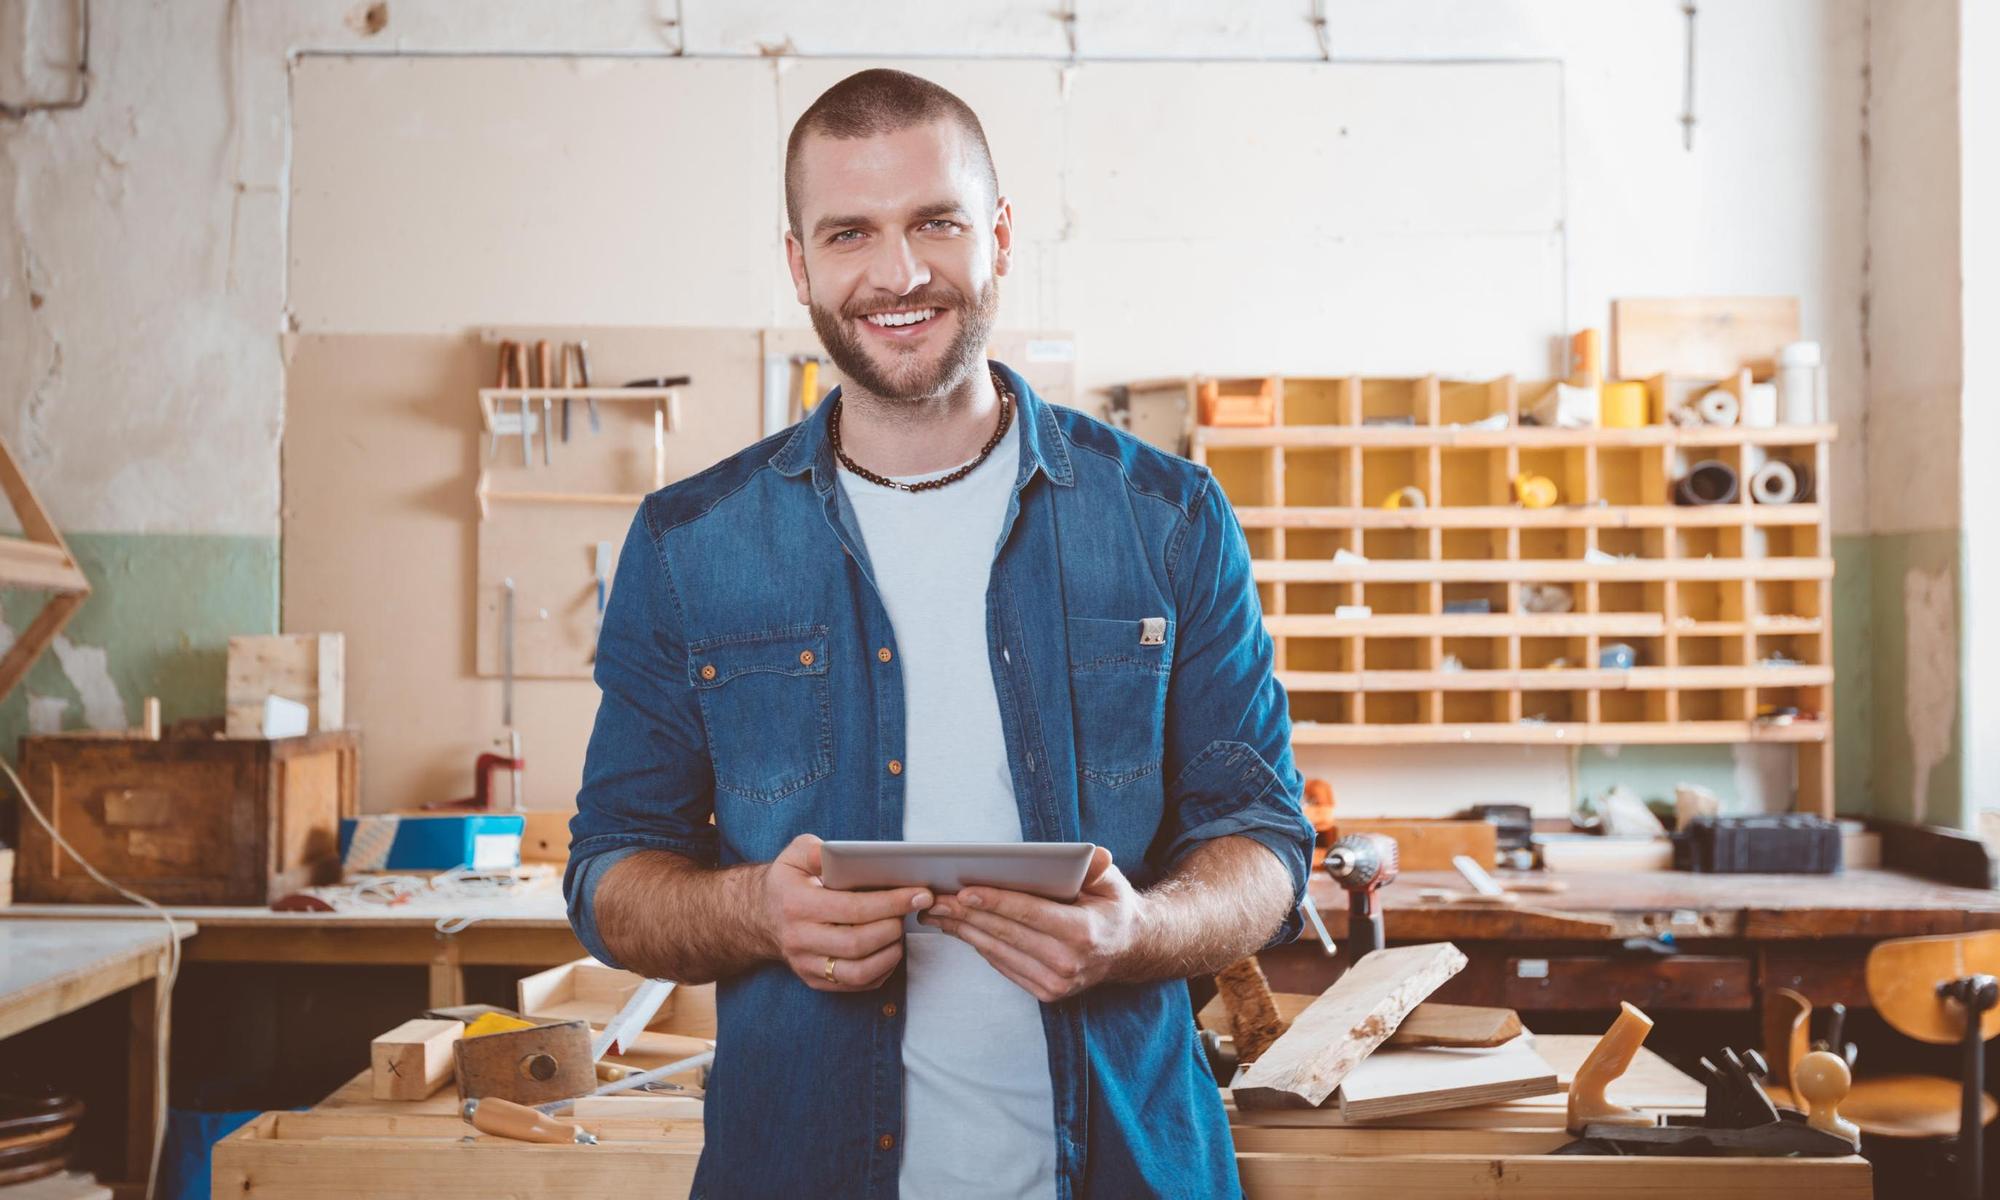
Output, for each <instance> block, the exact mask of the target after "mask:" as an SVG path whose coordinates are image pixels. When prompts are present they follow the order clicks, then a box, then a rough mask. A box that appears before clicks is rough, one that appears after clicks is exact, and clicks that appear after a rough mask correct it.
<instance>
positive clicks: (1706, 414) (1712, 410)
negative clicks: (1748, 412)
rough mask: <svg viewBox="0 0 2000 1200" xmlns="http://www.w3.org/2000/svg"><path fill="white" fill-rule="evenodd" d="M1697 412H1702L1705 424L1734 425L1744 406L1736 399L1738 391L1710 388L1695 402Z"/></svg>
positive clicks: (1702, 419) (1702, 421)
mask: <svg viewBox="0 0 2000 1200" xmlns="http://www.w3.org/2000/svg"><path fill="white" fill-rule="evenodd" d="M1694 410H1695V412H1697V413H1699V414H1701V423H1702V424H1704V425H1734V424H1736V418H1737V417H1738V416H1740V415H1742V412H1743V406H1742V404H1741V403H1739V402H1738V401H1737V399H1736V393H1734V392H1727V391H1724V390H1723V389H1721V388H1710V389H1708V390H1707V391H1705V392H1703V393H1702V394H1701V399H1699V400H1697V401H1695V402H1694Z"/></svg>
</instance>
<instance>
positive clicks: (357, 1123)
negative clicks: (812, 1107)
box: [212, 1035, 1872, 1200]
mask: <svg viewBox="0 0 2000 1200" xmlns="http://www.w3.org/2000/svg"><path fill="white" fill-rule="evenodd" d="M1595 1041H1596V1039H1595V1038H1593V1037H1581V1036H1561V1035H1549V1036H1544V1037H1541V1038H1538V1039H1537V1041H1536V1048H1537V1049H1538V1050H1539V1051H1540V1052H1541V1054H1542V1056H1543V1057H1544V1058H1546V1059H1548V1060H1549V1063H1550V1065H1552V1066H1554V1067H1555V1068H1556V1070H1557V1072H1558V1074H1559V1075H1560V1077H1561V1078H1562V1080H1563V1081H1564V1083H1565V1085H1567V1082H1568V1080H1569V1078H1570V1076H1571V1075H1572V1074H1573V1073H1574V1072H1575V1069H1576V1067H1577V1065H1578V1064H1579V1063H1581V1062H1582V1060H1583V1057H1584V1056H1585V1055H1586V1054H1588V1053H1589V1051H1590V1047H1591V1046H1592V1045H1593V1044H1594V1042H1595ZM1610 1096H1611V1098H1612V1099H1613V1100H1615V1101H1617V1102H1619V1103H1625V1104H1641V1105H1644V1106H1646V1107H1649V1108H1652V1109H1654V1110H1656V1111H1662V1112H1671V1113H1687V1112H1698V1111H1700V1109H1701V1106H1702V1096H1703V1093H1702V1089H1701V1086H1700V1085H1699V1084H1697V1083H1696V1082H1695V1081H1694V1080H1693V1079H1691V1078H1689V1077H1688V1076H1686V1075H1683V1074H1682V1073H1681V1072H1679V1071H1677V1070H1675V1069H1674V1068H1673V1067H1672V1066H1670V1065H1669V1064H1667V1063H1666V1062H1665V1061H1664V1060H1662V1059H1661V1058H1659V1057H1658V1056H1657V1055H1654V1054H1652V1053H1651V1052H1649V1051H1646V1050H1644V1049H1642V1050H1641V1051H1640V1052H1639V1056H1638V1058H1637V1059H1636V1060H1635V1061H1634V1063H1633V1065H1632V1067H1631V1069H1630V1070H1628V1071H1627V1072H1626V1073H1625V1075H1624V1077H1622V1078H1621V1079H1619V1080H1618V1081H1617V1082H1616V1083H1615V1084H1613V1085H1612V1087H1611V1089H1610ZM1226 1098H1227V1094H1226V1093H1225V1102H1226ZM456 1107H457V1099H456V1095H455V1093H454V1091H453V1089H451V1088H450V1087H446V1088H445V1089H444V1090H442V1091H440V1092H439V1093H437V1094H436V1095H434V1096H432V1097H431V1098H430V1099H428V1100H421V1101H412V1102H408V1103H395V1102H389V1101H378V1100H374V1099H373V1098H372V1097H371V1093H370V1087H369V1077H368V1075H367V1074H366V1073H363V1074H361V1075H359V1076H356V1077H355V1078H354V1079H353V1080H351V1081H350V1082H349V1083H348V1084H347V1085H346V1086H344V1087H342V1088H341V1089H339V1090H338V1091H336V1092H335V1093H334V1094H332V1095H331V1096H329V1097H327V1098H326V1100H324V1101H323V1102H322V1103H320V1104H319V1105H317V1106H315V1107H314V1108H313V1109H312V1110H310V1111H308V1112H304V1113H286V1112H274V1113H265V1114H263V1115H262V1116H260V1117H258V1118H256V1119H255V1120H253V1121H252V1122H251V1123H250V1124H248V1125H246V1126H244V1127H243V1128H242V1129H239V1130H237V1131H236V1132H235V1133H232V1134H230V1135H229V1136H228V1137H227V1138H224V1139H223V1140H222V1141H221V1142H219V1143H218V1144H217V1145H216V1147H215V1157H214V1176H213V1179H214V1182H213V1192H212V1194H213V1195H214V1196H215V1197H216V1198H217V1200H224V1198H227V1200H306V1198H308V1197H312V1198H317V1197H323V1196H326V1195H331V1194H334V1193H336V1192H337V1193H340V1194H344V1195H351V1194H356V1193H365V1194H367V1195H369V1196H372V1197H376V1198H378V1200H399V1198H407V1200H435V1198H436V1197H438V1196H440V1195H445V1194H450V1195H453V1196H468V1197H471V1196H488V1195H533V1196H550V1197H561V1196H607V1195H621V1194H625V1193H627V1192H629V1191H633V1190H642V1191H643V1193H644V1194H645V1195H649V1196H662V1197H665V1196H679V1195H684V1194H685V1193H686V1191H687V1189H688V1187H689V1186H690V1185H691V1184H692V1182H693V1178H694V1167H695V1162H696V1160H697V1159H698V1158H699V1156H700V1153H701V1144H702V1126H701V1122H700V1120H699V1119H688V1118H675V1119H664V1118H640V1117H617V1118H603V1119H597V1120H588V1121H585V1122H584V1124H585V1125H586V1126H587V1127H589V1128H590V1129H591V1130H592V1131H593V1132H594V1133H596V1134H597V1135H598V1136H599V1137H600V1138H602V1139H603V1142H602V1144H600V1145H597V1146H544V1145H530V1144H528V1143H525V1142H514V1141H508V1140H506V1139H504V1138H494V1137H487V1136H483V1135H475V1134H473V1131H472V1129H471V1127H470V1126H468V1125H466V1124H464V1123H463V1122H461V1121H460V1120H459V1119H458V1116H457V1113H456ZM1230 1112H1231V1129H1232V1132H1233V1134H1234V1136H1235V1138H1236V1144H1237V1151H1238V1159H1237V1161H1238V1164H1239V1169H1240V1171H1241V1173H1242V1179H1243V1185H1244V1191H1245V1194H1246V1195H1247V1196H1248V1197H1250V1200H1290V1198H1292V1197H1301V1198H1303V1197H1308V1196H1311V1197H1354V1198H1357V1200H1359V1198H1363V1197H1365V1198H1367V1200H1375V1198H1376V1197H1379V1196H1382V1195H1385V1194H1387V1195H1397V1194H1401V1195H1407V1196H1422V1197H1425V1198H1426V1200H1472V1198H1478V1200H1494V1198H1506V1197H1524V1198H1525V1197H1529V1196H1547V1195H1551V1194H1561V1195H1573V1196H1590V1195H1613V1194H1617V1195H1633V1196H1637V1195H1648V1196H1656V1195H1672V1194H1680V1193H1685V1194H1687V1195H1689V1196H1699V1197H1700V1200H1784V1198H1787V1197H1790V1198H1795V1200H1868V1198H1869V1197H1870V1195H1871V1189H1872V1183H1871V1174H1870V1169H1869V1166H1868V1163H1867V1162H1866V1161H1865V1160H1863V1159H1861V1158H1859V1157H1856V1156H1849V1157H1845V1158H1834V1159H1743V1158H1726V1159H1725V1158H1679V1159H1658V1158H1595V1157H1577V1156H1556V1155H1551V1154H1550V1153H1549V1151H1551V1150H1553V1149H1555V1148H1556V1147H1557V1146H1560V1145H1563V1144H1564V1143H1566V1142H1568V1141H1569V1140H1570V1137H1569V1135H1568V1134H1567V1133H1566V1132H1565V1131H1564V1130H1563V1128H1562V1125H1563V1120H1564V1112H1565V1109H1564V1098H1563V1097H1562V1096H1561V1095H1555V1096H1543V1097H1537V1098H1535V1099H1531V1100H1516V1101H1512V1102H1510V1103H1507V1104H1498V1105H1489V1106H1486V1107H1483V1108H1467V1109H1456V1110H1451V1111H1447V1112H1442V1113H1430V1114H1425V1115H1424V1116H1420V1117H1406V1118H1403V1119H1401V1120H1399V1121H1392V1122H1383V1123H1376V1124H1370V1125H1367V1126H1345V1127H1342V1126H1329V1125H1328V1124H1327V1122H1328V1121H1329V1120H1331V1119H1337V1117H1338V1110H1337V1109H1336V1110H1333V1111H1331V1112H1329V1111H1328V1110H1324V1109H1312V1110H1303V1111H1292V1112H1259V1113H1247V1114H1245V1113H1237V1112H1235V1110H1234V1109H1233V1108H1232V1109H1231V1110H1230ZM468 1135H471V1136H468ZM441 1189H444V1190H441Z"/></svg>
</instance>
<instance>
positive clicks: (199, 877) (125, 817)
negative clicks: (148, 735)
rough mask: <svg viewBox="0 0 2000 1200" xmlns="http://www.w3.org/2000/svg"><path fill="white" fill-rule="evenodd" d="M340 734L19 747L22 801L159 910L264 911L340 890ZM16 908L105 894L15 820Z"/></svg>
mask: <svg viewBox="0 0 2000 1200" xmlns="http://www.w3.org/2000/svg"><path fill="white" fill-rule="evenodd" d="M360 775H361V739H360V735H359V734H358V733H356V732H354V731H352V730H346V731H341V732H336V733H317V734H310V735H308V736H305V737H297V738H283V739H279V740H277V741H264V740H261V739H259V740H254V741H253V740H236V739H210V738H185V739H173V740H168V741H157V742H156V741H145V740H138V739H129V740H128V739H119V740H107V739H97V738H73V737H62V736H55V737H27V738H23V739H21V777H22V780H23V782H25V783H26V784H27V786H28V792H29V794H30V795H32V796H33V797H34V798H35V801H36V803H37V804H39V805H40V806H41V809H42V811H43V812H44V813H47V814H48V815H49V817H50V819H51V820H52V821H54V823H55V825H56V827H57V828H59V829H60V830H62V834H63V836H64V837H65V838H66V839H68V841H69V842H70V844H71V845H73V846H74V847H76V850H77V852H78V853H80V854H82V855H83V856H84V857H86V858H88V859H89V860H90V862H91V863H92V864H93V865H95V866H96V867H97V869H98V870H99V871H102V872H103V873H104V874H105V875H107V876H109V877H111V878H112V879H115V880H117V881H119V882H120V883H122V884H124V885H125V886H127V887H129V888H131V889H132V890H134V891H136V892H138V893H140V894H141V895H144V896H147V897H149V898H150V899H153V900H157V901H159V902H161V903H163V904H252V905H264V904H268V903H270V902H271V901H272V900H274V899H276V898H277V897H279V896H282V895H284V894H286V893H287V892H292V891H296V890H298V889H299V888H302V887H307V886H310V885H313V884H320V883H331V882H334V881H335V880H337V879H338V878H339V876H340V853H339V822H340V818H341V817H344V816H353V815H354V812H355V810H356V806H357V800H358V797H359V795H360ZM20 836H21V844H20V846H19V848H18V849H19V853H18V857H17V863H16V869H15V876H14V881H15V888H16V891H17V892H18V893H19V895H20V898H21V900H22V901H23V902H33V901H58V902H96V903H101V902H106V901H110V900H115V899H116V898H117V897H116V896H115V894H113V893H111V892H108V891H106V890H105V889H104V888H102V887H101V886H99V885H98V884H97V883H96V882H95V881H93V880H92V879H91V878H90V877H89V876H88V875H86V874H85V873H84V872H83V869H82V868H81V867H79V866H78V865H77V864H76V862H75V861H74V860H72V859H71V858H70V857H69V856H68V855H66V854H62V853H61V852H60V851H58V850H57V848H56V846H55V844H54V843H53V842H52V841H51V840H50V838H49V836H48V834H47V833H46V832H44V831H43V829H42V827H41V826H40V824H38V823H37V822H35V821H33V820H29V819H26V818H23V819H22V821H21V822H20Z"/></svg>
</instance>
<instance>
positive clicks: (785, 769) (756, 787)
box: [688, 625, 833, 804]
mask: <svg viewBox="0 0 2000 1200" xmlns="http://www.w3.org/2000/svg"><path fill="white" fill-rule="evenodd" d="M688 682H689V683H690V684H692V685H693V687H694V689H695V694H696V695H697V696H699V697H700V698H701V719H702V723H703V724H704V725H705V726H706V727H707V729H708V751H709V757H710V758H711V760H712V761H713V763H714V766H715V786H716V787H717V788H719V789H721V790H722V791H725V792H729V793H731V794H733V795H736V796H739V797H742V798H743V799H746V800H754V801H757V802H759V803H764V804H769V803H772V802H774V801H777V800H781V799H783V798H784V797H786V796H788V795H790V794H792V793H793V792H796V791H798V790H799V789H800V788H802V787H805V786H806V785H807V784H810V783H813V782H814V781H816V780H818V779H821V778H823V777H824V776H825V775H826V774H827V773H828V772H830V771H832V770H833V691H832V687H831V684H830V683H829V681H828V678H827V655H826V626H824V625H794V626H788V627H786V628H783V629H773V630H766V631H763V632H759V633H748V634H736V635H732V636H728V637H720V638H710V639H709V640H707V641H702V642H695V643H694V644H692V645H690V646H689V647H688Z"/></svg>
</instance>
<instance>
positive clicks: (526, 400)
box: [475, 336, 694, 679]
mask: <svg viewBox="0 0 2000 1200" xmlns="http://www.w3.org/2000/svg"><path fill="white" fill-rule="evenodd" d="M488 340H489V342H490V343H491V345H492V347H493V355H494V368H493V373H492V378H493V381H494V384H493V386H491V387H483V388H481V389H479V392H478V403H479V435H478V436H479V454H480V471H479V482H478V485H477V488H476V498H477V500H478V504H479V514H480V520H479V539H478V540H479V581H478V588H477V603H476V613H475V628H476V629H477V630H478V635H477V671H478V673H479V674H480V675H483V676H500V677H514V678H524V679H560V678H588V677H589V676H590V673H591V664H592V663H593V662H594V661H595V659H596V649H597V631H598V628H599V624H600V621H601V619H602V614H603V610H604V605H605V603H606V602H607V601H608V600H609V597H610V588H611V580H612V577H613V574H614V573H615V572H616V570H617V565H618V564H617V553H618V549H619V547H621V546H622V545H624V542H625V534H626V531H627V529H628V528H629V527H630V525H631V522H632V514H633V513H634V512H635V511H636V510H637V509H638V507H639V504H640V502H641V501H642V500H643V499H645V497H646V494H647V493H648V492H651V491H654V490H656V489H658V488H661V487H664V486H666V483H667V475H668V469H667V444H668V440H669V439H670V438H672V437H673V436H674V435H675V434H676V433H677V432H679V430H680V428H681V406H682V404H683V397H684V395H685V394H686V393H688V392H689V390H690V389H692V388H693V386H694V380H693V378H692V376H690V375H687V374H661V373H659V372H657V371H655V372H653V373H650V374H646V375H641V376H639V377H637V378H635V379H633V380H632V381H631V382H629V383H627V384H626V385H625V386H611V387H606V386H602V385H603V376H602V374H601V373H600V374H599V375H598V376H597V377H596V378H593V376H592V370H591V368H592V365H593V364H592V361H591V354H590V343H589V341H588V340H587V339H585V338H581V337H579V338H576V339H572V340H560V339H556V338H533V339H515V338H511V337H499V336H494V337H492V338H489V339H488ZM625 366H626V368H627V370H629V367H630V364H625ZM619 377H620V378H623V377H624V374H623V372H621V374H620V376H619Z"/></svg>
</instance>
